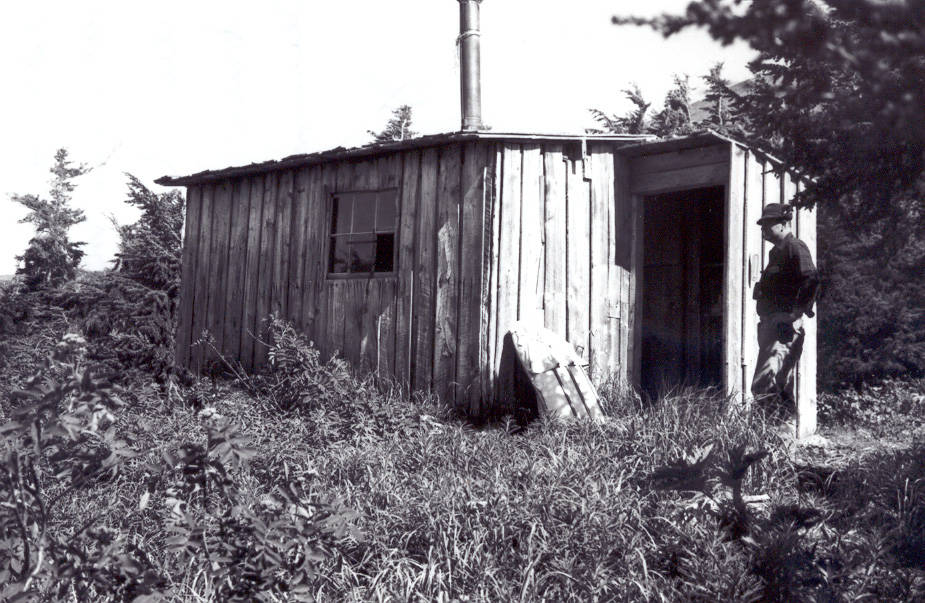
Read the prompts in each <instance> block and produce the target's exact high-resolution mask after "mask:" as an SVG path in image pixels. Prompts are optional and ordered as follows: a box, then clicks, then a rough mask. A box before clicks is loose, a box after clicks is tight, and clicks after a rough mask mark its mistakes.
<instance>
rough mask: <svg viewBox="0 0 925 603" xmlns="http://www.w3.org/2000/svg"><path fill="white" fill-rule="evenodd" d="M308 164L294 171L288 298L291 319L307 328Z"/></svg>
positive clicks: (300, 328) (301, 327)
mask: <svg viewBox="0 0 925 603" xmlns="http://www.w3.org/2000/svg"><path fill="white" fill-rule="evenodd" d="M309 186H310V184H309V173H308V168H301V169H299V170H295V171H294V172H293V187H292V228H291V232H290V233H289V240H290V245H289V276H288V281H289V283H288V284H289V286H288V287H287V297H286V299H287V301H286V304H287V306H288V308H289V311H288V315H289V319H290V320H291V321H292V323H293V324H294V325H295V328H296V329H298V330H299V331H302V332H304V329H305V322H304V317H303V316H302V314H303V312H302V303H303V300H304V298H305V292H304V289H305V261H306V256H307V254H306V253H305V249H306V247H307V242H306V237H307V233H306V228H307V225H306V222H307V220H308V195H309Z"/></svg>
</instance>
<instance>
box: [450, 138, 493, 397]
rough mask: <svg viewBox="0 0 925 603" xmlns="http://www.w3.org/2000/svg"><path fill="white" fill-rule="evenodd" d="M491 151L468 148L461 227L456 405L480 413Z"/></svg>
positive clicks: (469, 145) (481, 146)
mask: <svg viewBox="0 0 925 603" xmlns="http://www.w3.org/2000/svg"><path fill="white" fill-rule="evenodd" d="M486 153H487V149H486V146H485V145H484V144H483V143H480V142H470V143H467V144H466V146H465V149H464V160H463V166H462V175H461V178H462V182H461V188H462V191H461V199H462V201H461V202H462V207H461V209H460V225H459V254H458V255H459V270H458V274H459V327H458V329H457V333H456V336H457V344H456V383H457V384H458V385H457V389H456V403H457V405H458V406H461V407H464V408H466V409H467V410H468V411H470V412H477V410H478V404H479V399H480V397H481V385H480V382H479V342H480V324H481V312H482V259H483V258H482V253H483V250H482V235H483V232H484V223H483V212H484V208H483V206H482V204H483V202H484V198H485V170H486V162H487V155H486Z"/></svg>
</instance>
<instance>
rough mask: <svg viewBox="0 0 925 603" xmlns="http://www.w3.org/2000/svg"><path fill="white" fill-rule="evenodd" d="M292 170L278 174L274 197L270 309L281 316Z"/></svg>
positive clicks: (285, 301)
mask: <svg viewBox="0 0 925 603" xmlns="http://www.w3.org/2000/svg"><path fill="white" fill-rule="evenodd" d="M294 179H295V178H294V176H293V172H292V170H286V171H284V172H282V173H280V175H279V188H278V190H277V197H276V213H277V222H276V239H275V243H274V249H273V298H272V301H271V304H270V308H271V311H272V312H273V313H274V314H276V315H278V316H280V317H281V318H290V316H289V260H290V255H291V250H292V241H291V239H290V235H291V234H292V202H293V197H294V194H293V192H294V182H293V181H294Z"/></svg>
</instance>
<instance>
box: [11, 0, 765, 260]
mask: <svg viewBox="0 0 925 603" xmlns="http://www.w3.org/2000/svg"><path fill="white" fill-rule="evenodd" d="M686 4H687V0H642V1H639V0H571V1H568V2H566V1H563V0H484V1H483V2H482V4H481V30H482V36H481V39H482V111H483V122H484V123H486V124H487V125H490V126H491V127H492V129H493V130H494V131H496V132H520V133H561V132H564V133H581V132H583V131H584V129H585V128H586V127H591V126H593V125H594V124H593V122H592V120H591V118H590V115H589V113H588V109H589V108H591V107H596V108H601V109H604V110H606V111H608V112H615V113H622V112H624V111H625V110H626V109H627V108H628V107H629V105H628V102H627V101H625V99H624V97H623V94H622V92H621V91H622V90H623V89H624V88H626V87H628V86H629V85H630V84H632V83H637V84H638V85H639V86H640V88H641V89H642V92H643V94H644V96H645V97H646V98H647V99H648V100H649V101H651V102H652V103H653V108H657V107H658V106H660V104H661V102H662V99H663V98H664V95H665V93H666V92H667V91H668V89H669V88H670V87H671V86H672V83H673V76H674V74H689V75H690V76H691V84H692V87H693V89H694V98H697V96H698V92H702V90H703V81H702V79H701V76H703V75H705V74H706V73H707V72H708V70H709V68H710V67H711V66H712V65H713V64H715V63H716V62H718V61H722V62H724V64H725V69H724V74H725V76H726V77H727V78H729V79H730V80H732V81H734V82H735V81H740V80H742V79H745V78H746V77H747V75H748V71H747V69H746V67H745V65H746V63H747V62H748V60H749V59H750V58H751V57H752V56H753V53H752V51H751V50H750V49H749V48H748V47H746V46H742V45H733V46H729V47H722V46H720V45H719V44H717V43H716V42H714V41H713V40H712V39H711V38H709V36H708V35H707V34H706V33H704V32H702V31H690V32H685V33H684V34H682V35H679V36H676V37H674V38H671V39H669V40H664V39H663V38H662V37H661V36H659V35H658V34H656V33H654V32H652V31H650V30H648V29H644V28H638V27H617V26H614V25H612V24H611V16H612V15H614V14H621V15H639V16H647V15H654V14H657V13H661V12H681V11H683V9H684V7H685V6H686ZM258 6H259V8H258ZM458 33H459V9H458V3H457V1H456V0H391V1H390V2H384V1H383V0H337V1H334V2H324V1H321V0H265V1H263V2H260V3H257V2H253V1H249V2H245V1H239V0H221V1H219V0H196V1H195V2H190V1H189V0H184V1H182V2H181V1H179V0H160V1H159V2H125V1H124V0H81V1H80V2H74V1H72V0H55V1H51V0H44V1H43V0H31V1H30V2H17V3H9V4H7V5H5V6H4V9H3V17H2V20H0V82H3V86H4V92H3V94H2V95H0V166H2V167H0V275H4V274H12V273H13V272H15V270H16V260H15V256H16V255H17V254H21V253H22V252H23V251H24V250H25V248H26V246H27V244H28V241H29V238H30V237H31V236H32V234H33V233H32V228H31V225H29V224H19V223H18V220H19V219H20V218H21V217H22V216H23V215H24V214H25V208H23V207H22V206H21V205H18V204H16V203H13V202H12V201H10V195H12V194H27V193H32V194H41V195H44V196H47V191H48V188H49V180H50V178H51V174H50V173H49V172H48V169H49V168H50V167H51V164H52V160H53V157H54V154H55V151H56V149H58V148H62V147H63V148H66V149H68V151H69V155H70V157H71V158H72V159H73V160H74V161H75V162H77V163H83V164H86V165H87V166H88V167H90V168H92V169H91V171H90V172H89V173H87V174H86V175H84V176H81V177H80V178H78V179H77V180H76V181H75V184H76V185H77V190H76V191H75V192H74V196H73V201H72V204H73V206H74V207H77V208H80V209H83V210H84V212H85V213H86V216H87V220H86V222H84V223H82V224H79V225H77V226H75V227H74V228H73V229H72V230H71V234H72V239H73V240H77V241H86V242H87V245H86V246H85V251H86V252H87V255H86V257H85V258H84V261H83V264H82V267H84V268H87V269H90V270H98V269H102V268H105V267H107V266H108V265H109V262H110V260H111V259H112V256H113V253H114V252H115V251H116V245H117V236H116V232H115V229H114V227H113V225H112V219H113V218H114V219H115V220H116V221H118V222H119V223H121V224H126V223H130V222H133V221H134V220H135V219H136V218H137V212H136V210H134V208H132V207H130V206H128V205H127V204H125V202H124V201H125V198H126V178H125V173H132V174H134V175H135V176H137V177H138V178H140V179H141V180H142V182H144V183H145V184H146V185H148V186H149V187H151V188H152V189H153V190H157V191H163V190H167V189H164V188H162V187H159V186H157V185H155V184H154V183H153V180H154V179H155V178H158V177H160V176H163V175H172V176H178V175H185V174H191V173H195V172H198V171H202V170H205V169H217V168H223V167H227V166H230V165H241V164H248V163H252V162H259V161H265V160H270V159H280V158H282V157H285V156H288V155H293V154H297V153H308V152H313V151H321V150H325V149H329V148H334V147H338V146H345V147H351V146H357V145H361V144H365V143H367V142H368V141H369V135H368V133H367V131H368V130H380V129H382V127H384V125H385V123H386V122H387V121H388V119H389V118H390V117H391V112H392V110H393V109H394V108H396V107H398V106H399V105H403V104H407V105H411V107H412V109H413V122H414V129H415V130H417V131H419V132H421V133H423V134H434V133H440V132H452V131H456V130H459V127H460V117H459V67H458V60H457V51H456V36H457V34H458Z"/></svg>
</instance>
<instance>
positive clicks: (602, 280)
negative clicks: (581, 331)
mask: <svg viewBox="0 0 925 603" xmlns="http://www.w3.org/2000/svg"><path fill="white" fill-rule="evenodd" d="M590 163H591V165H592V166H593V176H592V181H591V224H590V242H591V294H590V296H589V297H588V304H589V316H590V327H591V331H590V335H591V338H590V341H591V355H590V361H591V380H592V381H594V382H595V383H600V382H601V381H603V380H604V379H605V378H606V377H607V373H608V370H609V367H608V360H609V358H608V357H609V355H610V322H611V321H610V316H611V313H612V312H614V310H615V309H614V308H613V307H612V306H611V303H610V301H611V299H612V298H611V291H610V282H609V277H610V275H609V270H608V268H609V266H608V260H609V258H610V257H611V256H610V254H609V253H608V251H609V249H608V247H609V245H608V243H609V234H610V233H609V223H610V218H611V215H612V214H611V206H612V197H611V194H610V188H611V186H612V183H611V181H608V178H607V175H608V174H607V172H606V171H605V169H604V165H605V163H606V162H605V161H603V157H601V153H600V152H599V150H597V149H594V150H593V151H592V153H591V157H590Z"/></svg>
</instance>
